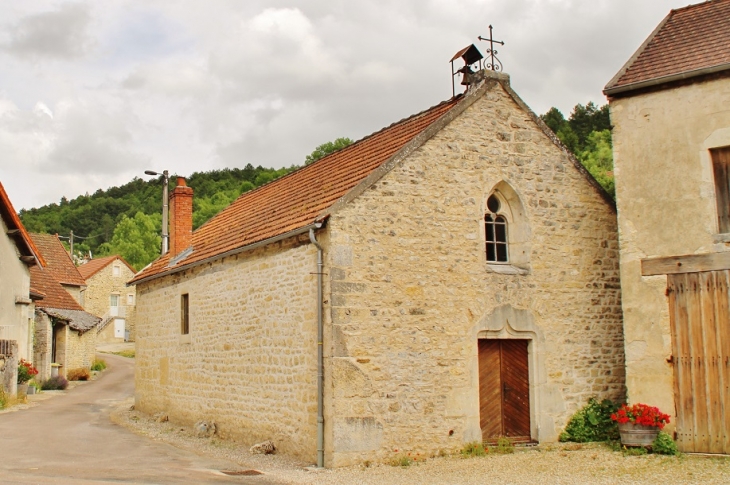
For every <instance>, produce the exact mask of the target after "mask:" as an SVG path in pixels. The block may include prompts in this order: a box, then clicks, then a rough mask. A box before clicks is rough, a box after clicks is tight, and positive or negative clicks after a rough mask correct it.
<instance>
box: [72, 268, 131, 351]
mask: <svg viewBox="0 0 730 485" xmlns="http://www.w3.org/2000/svg"><path fill="white" fill-rule="evenodd" d="M115 264H118V265H119V267H120V276H114V273H113V269H112V267H113V266H114V265H115ZM133 276H134V272H133V271H132V270H130V269H129V268H128V267H127V265H125V264H122V263H121V262H119V261H114V262H112V263H110V264H108V265H107V266H105V267H104V268H102V269H101V270H99V272H97V273H96V274H94V275H92V276H91V277H90V278H89V279H88V280H86V285H87V286H86V296H85V298H84V300H85V301H84V309H85V310H86V311H87V312H89V313H91V314H93V315H96V316H98V317H104V315H106V314H107V313H108V312H109V308H110V303H111V302H110V296H111V295H112V294H113V293H116V294H118V295H119V308H120V311H124V312H125V326H126V328H127V330H129V338H130V340H134V334H135V323H136V309H137V305H136V303H137V289H136V287H135V286H127V285H126V283H127V281H129V280H131V279H132V277H133ZM128 295H132V298H133V301H134V303H133V304H131V305H129V304H127V298H128ZM96 331H97V330H96V329H94V330H93V332H96ZM121 340H122V339H120V338H116V337H115V336H114V321H113V320H112V321H111V322H110V323H109V324H108V325H107V326H106V327H104V328H103V329H102V330H101V331H100V332H99V333H98V336H97V343H109V342H119V341H121Z"/></svg>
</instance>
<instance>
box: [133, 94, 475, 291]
mask: <svg viewBox="0 0 730 485" xmlns="http://www.w3.org/2000/svg"><path fill="white" fill-rule="evenodd" d="M460 99H462V98H461V97H460V96H457V97H456V98H453V99H451V100H449V101H445V102H443V103H441V104H438V105H436V106H434V107H432V108H430V109H428V110H426V111H423V112H421V113H418V114H416V115H413V116H411V117H409V118H406V119H403V120H401V121H399V122H397V123H394V124H392V125H390V126H388V127H387V128H384V129H382V130H380V131H378V132H376V133H373V134H372V135H370V136H367V137H365V138H363V139H361V140H359V141H357V142H355V143H353V144H352V145H350V146H348V147H346V148H343V149H341V150H339V151H337V152H334V153H332V154H330V155H328V156H326V157H324V158H322V159H320V160H318V161H317V162H315V163H313V164H311V165H308V166H305V167H303V168H301V169H299V170H297V171H295V172H292V173H290V174H288V175H286V176H284V177H282V178H280V179H277V180H275V181H273V182H271V183H269V184H266V185H264V186H262V187H260V188H258V189H256V190H253V191H251V192H246V193H244V194H242V195H241V196H240V197H239V198H238V199H236V200H235V201H234V202H233V203H232V204H231V205H230V206H228V207H227V208H226V209H224V210H223V211H221V212H220V213H219V214H218V215H216V216H215V217H213V218H212V219H211V220H209V221H208V222H206V223H205V224H203V225H202V226H200V227H199V228H198V229H197V230H196V231H195V232H193V236H192V247H193V252H192V253H191V254H190V255H189V256H187V257H186V258H185V259H184V260H182V261H181V262H180V263H178V264H177V266H178V267H183V266H187V265H190V264H193V263H196V262H199V261H202V260H205V259H208V258H210V257H214V256H217V255H220V254H223V253H226V252H228V251H232V250H235V249H237V248H242V247H245V246H248V245H251V244H254V243H257V242H260V241H264V240H266V239H270V238H273V237H276V236H281V235H283V234H286V233H288V232H291V231H294V230H296V229H301V228H303V227H306V226H307V225H309V224H312V223H313V222H314V221H315V219H317V218H318V217H320V216H323V214H325V212H326V211H327V210H328V209H329V208H330V207H331V206H332V205H333V204H334V203H335V202H337V201H338V200H339V199H340V198H341V197H343V196H344V195H345V194H347V193H348V192H349V191H350V190H351V189H352V188H353V187H355V186H356V185H357V184H358V183H359V182H361V181H362V180H363V179H365V178H366V177H367V176H368V175H370V174H371V173H372V172H373V171H374V170H375V169H377V168H378V167H380V166H381V165H383V164H384V163H385V162H386V161H388V160H389V159H390V158H391V157H392V156H393V155H394V154H396V153H397V152H398V150H400V149H401V148H403V147H404V145H406V144H408V142H410V141H411V140H413V139H414V138H415V137H416V136H417V135H418V134H420V133H422V132H423V131H424V130H425V129H426V128H427V127H428V126H430V125H431V124H432V123H433V122H434V121H436V120H437V119H439V118H440V117H441V116H443V115H444V114H446V113H447V112H448V111H449V110H451V109H452V108H453V107H454V106H456V105H457V104H458V102H459V100H460ZM170 259H171V255H170V254H169V253H168V254H166V255H165V256H163V257H161V258H159V259H158V260H156V261H154V262H153V263H152V264H151V265H150V266H148V267H147V268H144V269H143V270H142V271H140V272H139V273H138V274H137V275H135V277H134V278H133V279H132V281H130V283H134V282H136V281H139V280H142V279H146V278H149V277H152V276H155V275H157V274H159V273H162V272H164V271H166V270H167V269H168V264H169V263H170Z"/></svg>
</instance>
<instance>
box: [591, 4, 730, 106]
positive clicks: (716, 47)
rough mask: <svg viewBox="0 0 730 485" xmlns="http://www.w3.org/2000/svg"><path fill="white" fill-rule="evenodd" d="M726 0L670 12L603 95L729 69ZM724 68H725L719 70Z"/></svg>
mask: <svg viewBox="0 0 730 485" xmlns="http://www.w3.org/2000/svg"><path fill="white" fill-rule="evenodd" d="M729 33H730V0H711V1H708V2H704V3H699V4H696V5H690V6H688V7H684V8H680V9H676V10H672V11H671V12H670V13H669V15H667V17H666V18H665V19H664V20H663V21H662V23H661V24H659V26H658V27H657V28H656V29H655V30H654V32H652V34H651V35H650V36H649V38H648V39H647V40H646V41H645V42H644V44H643V45H642V46H641V47H640V48H639V49H638V50H637V51H636V53H635V54H634V55H633V56H632V58H631V59H630V60H629V61H628V62H627V63H626V64H625V65H624V66H623V67H622V68H621V70H620V71H619V72H618V74H616V76H614V78H613V79H612V80H611V81H610V82H609V83H608V85H607V86H606V88H605V90H604V92H606V93H607V94H611V92H612V91H615V90H630V89H631V87H633V86H636V88H640V87H642V86H641V83H645V82H649V81H653V80H661V79H663V78H671V77H673V76H682V77H685V78H686V77H692V76H693V75H700V74H705V73H706V71H707V70H712V69H713V68H716V69H718V70H724V69H730V34H729ZM723 66H726V67H723Z"/></svg>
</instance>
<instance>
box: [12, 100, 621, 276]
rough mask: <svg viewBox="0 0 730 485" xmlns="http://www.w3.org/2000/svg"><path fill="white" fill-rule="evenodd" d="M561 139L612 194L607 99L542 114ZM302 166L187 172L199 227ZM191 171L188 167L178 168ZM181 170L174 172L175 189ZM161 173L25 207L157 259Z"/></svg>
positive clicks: (84, 250)
mask: <svg viewBox="0 0 730 485" xmlns="http://www.w3.org/2000/svg"><path fill="white" fill-rule="evenodd" d="M541 118H542V120H543V121H544V122H545V123H546V124H547V125H548V126H549V127H550V129H552V130H553V131H554V132H555V133H556V134H557V136H558V138H560V140H561V141H562V142H563V143H564V144H565V145H566V146H567V147H568V148H569V149H570V150H572V151H573V153H574V154H575V155H576V157H577V158H578V159H579V160H580V161H581V162H582V163H583V165H585V167H586V168H587V169H588V170H589V171H590V172H591V174H593V176H594V177H596V179H597V180H598V181H599V182H600V183H601V184H602V185H603V187H604V188H606V190H607V191H608V192H609V193H611V194H612V195H613V192H614V185H613V172H612V170H613V159H612V152H611V132H610V121H609V117H608V105H605V106H603V107H601V108H598V107H597V106H596V105H594V104H593V103H588V104H587V105H585V106H583V105H580V104H578V105H576V106H575V108H573V112H572V113H571V114H570V116H569V117H568V118H567V119H566V118H565V116H563V114H562V113H561V112H560V111H559V110H558V109H556V108H551V109H550V110H549V111H548V112H547V113H545V114H543V115H542V116H541ZM350 143H352V140H350V139H349V138H338V139H336V140H334V141H333V142H328V143H323V144H322V145H320V146H318V147H317V148H316V149H315V150H314V151H313V152H312V154H310V155H309V156H307V157H306V159H305V164H309V163H312V162H313V161H315V160H317V159H319V158H320V157H322V156H324V155H326V154H328V153H331V152H333V151H335V150H338V149H340V148H343V147H345V146H347V145H348V144H350ZM297 168H299V167H297V166H296V165H293V166H291V167H289V168H282V169H279V170H276V169H272V168H263V167H260V166H259V167H255V168H254V167H253V166H252V165H250V164H249V165H246V167H245V168H242V169H239V168H230V169H223V170H213V171H210V172H195V173H193V174H192V175H190V176H189V177H186V179H187V183H188V185H189V186H190V187H192V188H193V190H194V191H195V197H194V199H193V227H194V228H197V227H198V226H200V225H201V224H203V223H204V222H205V221H207V220H208V219H210V218H211V217H213V216H214V215H215V214H217V213H218V212H220V211H221V210H222V209H223V208H224V207H226V206H227V205H229V204H230V203H231V202H233V200H235V199H236V198H237V197H238V196H239V195H241V194H242V193H244V192H247V191H249V190H252V189H254V188H256V187H259V186H261V185H263V184H265V183H267V182H270V181H272V180H274V179H276V178H279V177H281V176H282V175H285V174H287V173H289V172H291V171H293V170H295V169H297ZM179 175H183V176H185V174H179ZM174 183H175V176H174V175H171V176H170V184H171V186H170V189H172V187H173V185H174ZM161 213H162V179H161V177H158V178H157V179H152V180H142V179H139V178H135V179H133V180H132V181H131V182H129V183H127V184H125V185H122V186H121V187H112V188H110V189H107V190H101V189H100V190H97V191H96V192H95V193H94V194H93V195H88V194H87V195H84V196H80V197H77V198H75V199H73V200H70V201H69V200H66V198H62V199H61V201H60V203H59V204H49V205H46V206H43V207H40V208H37V209H30V210H26V211H21V212H20V217H21V219H22V221H23V224H25V227H26V228H27V229H28V230H29V231H31V232H44V233H49V234H54V233H58V234H59V235H61V236H62V237H66V238H68V236H69V234H70V232H71V231H73V233H74V255H75V256H77V257H79V258H80V257H83V256H84V255H88V253H89V251H91V253H92V255H93V256H95V257H97V256H104V255H109V254H120V255H122V257H124V258H125V259H126V260H127V261H128V262H129V263H130V264H131V265H132V266H134V267H135V268H136V269H138V270H139V269H141V268H142V267H143V266H145V265H146V264H148V263H150V262H151V261H153V260H154V259H155V258H156V257H157V256H158V255H159V252H160V242H161V238H160V233H161V226H162V216H161Z"/></svg>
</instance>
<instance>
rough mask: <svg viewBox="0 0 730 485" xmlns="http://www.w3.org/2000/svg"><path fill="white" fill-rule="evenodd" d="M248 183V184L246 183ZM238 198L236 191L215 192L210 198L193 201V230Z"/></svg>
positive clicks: (198, 198) (199, 198)
mask: <svg viewBox="0 0 730 485" xmlns="http://www.w3.org/2000/svg"><path fill="white" fill-rule="evenodd" d="M244 183H247V182H244ZM248 183H250V182H248ZM236 197H238V191H236V190H233V191H230V190H227V191H221V192H216V193H215V194H213V195H212V196H210V197H204V198H203V197H196V198H194V199H193V228H194V229H197V228H198V227H200V226H202V225H203V224H204V223H205V222H206V221H207V220H208V219H210V218H211V217H213V216H214V215H216V214H218V213H219V212H220V211H222V210H223V209H225V208H226V207H228V206H229V205H230V204H231V202H233V201H234V200H236Z"/></svg>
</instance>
